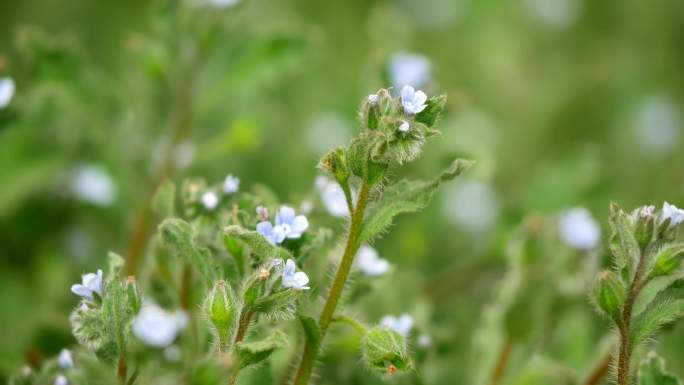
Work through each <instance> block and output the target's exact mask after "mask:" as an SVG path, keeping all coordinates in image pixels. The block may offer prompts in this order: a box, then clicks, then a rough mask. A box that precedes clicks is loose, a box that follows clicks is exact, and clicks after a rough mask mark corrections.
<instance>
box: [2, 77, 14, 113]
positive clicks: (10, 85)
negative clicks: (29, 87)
mask: <svg viewBox="0 0 684 385" xmlns="http://www.w3.org/2000/svg"><path fill="white" fill-rule="evenodd" d="M15 87H16V86H15V84H14V79H12V78H0V109H3V108H5V107H7V106H8V105H9V104H10V102H11V101H12V97H13V96H14V90H15Z"/></svg>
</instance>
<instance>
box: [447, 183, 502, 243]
mask: <svg viewBox="0 0 684 385" xmlns="http://www.w3.org/2000/svg"><path fill="white" fill-rule="evenodd" d="M445 195H446V196H445V200H444V212H445V214H446V217H447V219H449V220H450V221H451V222H452V223H454V224H456V225H459V226H463V227H464V228H466V229H468V230H470V231H474V232H483V231H485V230H487V229H488V228H490V227H491V226H492V225H494V223H495V222H496V220H497V218H498V217H499V199H498V197H497V194H496V192H495V191H494V190H493V189H492V187H490V185H489V184H487V183H485V182H482V181H479V180H474V179H469V180H464V181H463V182H457V183H453V184H451V186H449V187H447V190H446V194H445Z"/></svg>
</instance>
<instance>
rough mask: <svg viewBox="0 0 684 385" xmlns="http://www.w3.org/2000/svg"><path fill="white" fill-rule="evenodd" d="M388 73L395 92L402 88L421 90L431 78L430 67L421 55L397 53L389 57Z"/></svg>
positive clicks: (425, 58)
mask: <svg viewBox="0 0 684 385" xmlns="http://www.w3.org/2000/svg"><path fill="white" fill-rule="evenodd" d="M388 72H389V77H390V81H391V82H392V85H393V86H394V87H395V88H396V89H397V90H400V89H401V88H402V87H404V86H413V87H418V88H421V87H424V86H426V85H427V84H428V82H429V81H430V78H431V77H432V74H431V72H432V65H431V64H430V60H428V58H427V57H425V56H423V55H419V54H415V53H408V52H398V53H395V54H394V55H392V57H390V60H389V65H388Z"/></svg>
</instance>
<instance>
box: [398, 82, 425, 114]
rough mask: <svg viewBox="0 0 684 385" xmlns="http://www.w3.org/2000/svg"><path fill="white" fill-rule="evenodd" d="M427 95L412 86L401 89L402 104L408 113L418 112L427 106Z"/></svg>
mask: <svg viewBox="0 0 684 385" xmlns="http://www.w3.org/2000/svg"><path fill="white" fill-rule="evenodd" d="M425 102H427V95H425V92H423V91H420V90H418V91H416V90H415V89H414V88H413V87H411V86H404V87H403V88H402V89H401V106H402V107H404V112H406V113H407V114H411V115H414V114H417V113H419V112H421V111H423V110H424V109H425V107H427V104H425Z"/></svg>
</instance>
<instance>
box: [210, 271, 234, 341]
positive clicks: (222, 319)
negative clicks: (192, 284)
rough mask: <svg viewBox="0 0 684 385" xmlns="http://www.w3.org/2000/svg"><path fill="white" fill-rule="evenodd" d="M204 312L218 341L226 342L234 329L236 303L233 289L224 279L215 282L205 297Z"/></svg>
mask: <svg viewBox="0 0 684 385" xmlns="http://www.w3.org/2000/svg"><path fill="white" fill-rule="evenodd" d="M205 313H206V315H207V318H208V319H209V321H210V322H211V325H212V326H213V328H214V331H215V333H216V335H217V336H218V338H219V342H220V343H221V344H222V345H225V344H227V343H228V341H230V338H231V337H232V335H233V330H234V329H235V320H236V318H237V317H236V314H237V304H236V301H235V295H234V294H233V290H232V289H231V287H230V285H229V284H228V283H226V281H224V280H222V279H221V280H219V281H218V282H216V285H215V286H214V288H213V289H212V290H211V292H210V293H209V296H208V297H207V299H206V302H205Z"/></svg>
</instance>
